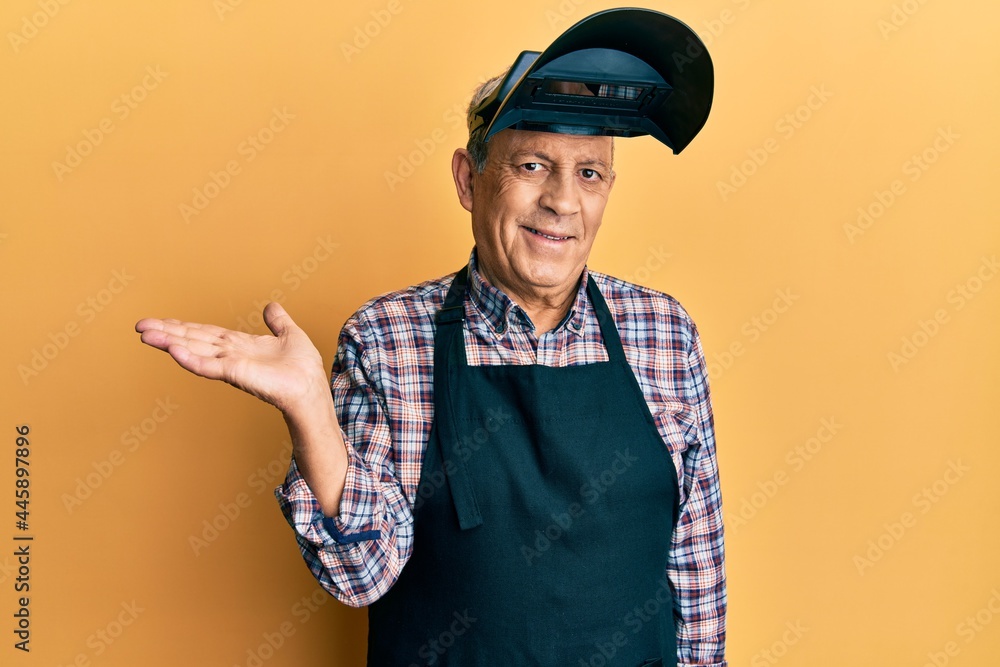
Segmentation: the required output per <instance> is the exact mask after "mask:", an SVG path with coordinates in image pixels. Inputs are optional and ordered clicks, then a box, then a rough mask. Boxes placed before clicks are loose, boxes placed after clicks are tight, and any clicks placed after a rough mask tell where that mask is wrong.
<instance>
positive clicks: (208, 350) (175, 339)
mask: <svg viewBox="0 0 1000 667" xmlns="http://www.w3.org/2000/svg"><path fill="white" fill-rule="evenodd" d="M195 335H197V336H201V334H195ZM139 340H140V341H142V342H143V343H145V344H147V345H149V346H150V347H155V348H157V349H159V350H164V351H169V348H171V347H174V346H176V347H182V348H186V349H187V350H188V352H190V353H191V354H192V355H194V356H198V357H218V356H220V355H223V354H226V353H228V352H230V351H232V350H233V349H234V348H235V347H236V346H235V345H234V344H233V343H231V342H229V341H226V340H224V339H221V338H212V337H208V339H207V340H202V339H201V338H200V337H199V338H192V337H191V336H190V335H189V336H181V335H176V334H171V333H169V332H167V331H160V330H158V329H150V330H148V331H144V332H143V333H142V335H140V337H139Z"/></svg>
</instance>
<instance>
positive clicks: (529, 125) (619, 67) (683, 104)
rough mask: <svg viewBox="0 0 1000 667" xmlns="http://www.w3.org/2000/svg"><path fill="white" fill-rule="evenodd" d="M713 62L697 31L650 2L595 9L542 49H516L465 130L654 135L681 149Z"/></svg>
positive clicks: (707, 104) (698, 117)
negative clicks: (653, 7) (645, 6)
mask: <svg viewBox="0 0 1000 667" xmlns="http://www.w3.org/2000/svg"><path fill="white" fill-rule="evenodd" d="M713 85H714V70H713V68H712V60H711V58H710V57H709V55H708V50H707V49H706V48H705V45H704V44H703V43H702V41H701V39H699V37H698V35H697V33H695V32H694V31H693V30H691V28H689V27H687V26H686V25H684V24H683V23H681V22H680V21H678V20H677V19H675V18H673V17H671V16H667V15H666V14H662V13H660V12H656V11H652V10H648V9H632V8H626V9H609V10H607V11H602V12H598V13H596V14H592V15H591V16H588V17H587V18H585V19H583V20H582V21H580V22H579V23H577V24H576V25H574V26H573V27H571V28H569V29H568V30H567V31H566V32H564V33H563V34H562V35H560V36H559V37H558V38H557V39H556V41H555V42H553V43H552V45H551V46H549V48H547V49H546V50H545V51H542V52H540V53H539V52H538V51H522V52H521V55H519V56H518V58H517V60H516V61H514V64H513V65H512V66H511V68H510V70H508V72H507V74H506V76H505V77H504V79H503V81H501V82H500V84H499V85H498V86H497V87H496V89H495V90H494V91H493V92H492V93H491V94H490V95H489V96H488V97H486V99H484V100H483V101H482V102H481V103H480V104H478V105H477V106H476V108H475V109H474V110H473V112H472V114H471V117H470V121H469V132H470V134H471V133H472V132H473V131H475V130H476V129H478V128H480V127H483V126H485V127H486V130H485V140H486V141H489V139H490V137H492V136H493V135H494V134H496V133H497V132H499V131H500V130H503V129H505V128H511V129H516V130H534V131H543V132H559V133H563V134H583V135H605V136H613V137H637V136H642V135H646V134H648V135H651V136H653V137H655V138H656V139H658V140H659V141H661V142H663V143H664V144H666V145H667V146H669V147H670V148H671V149H672V150H673V152H674V153H675V154H676V153H680V152H681V151H682V150H684V148H685V147H686V146H687V145H688V144H689V143H690V142H691V140H692V139H694V137H695V135H696V134H698V132H699V131H700V130H701V128H702V127H703V126H704V125H705V121H706V120H707V119H708V112H709V109H710V108H711V106H712V90H713Z"/></svg>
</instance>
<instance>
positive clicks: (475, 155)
mask: <svg viewBox="0 0 1000 667" xmlns="http://www.w3.org/2000/svg"><path fill="white" fill-rule="evenodd" d="M509 70H510V67H508V68H507V69H505V70H504V71H502V72H500V73H499V74H497V75H496V76H494V77H492V78H490V79H487V80H486V81H484V82H482V83H481V84H479V85H478V86H477V87H476V89H475V90H474V91H473V92H472V100H471V101H470V102H469V107H468V109H466V112H465V124H466V125H469V124H471V122H472V112H473V110H474V109H475V108H476V107H477V106H479V104H480V103H481V102H482V101H483V100H485V99H486V98H487V97H489V96H490V94H491V93H493V91H494V90H496V89H497V86H499V85H500V82H501V81H503V78H504V77H505V76H507V72H508V71H509ZM485 134H486V124H483V125H480V126H479V127H477V128H476V129H475V130H473V131H472V132H470V133H469V142H468V143H467V144H466V145H465V148H466V150H467V151H469V157H471V158H472V165H473V166H474V167H475V168H476V173H477V174H481V173H483V170H484V169H486V159H487V158H488V157H489V144H488V143H487V142H486V140H485V139H484V138H483V137H484V135H485ZM614 166H615V138H614V137H611V164H610V165H609V168H610V169H611V173H612V174H614Z"/></svg>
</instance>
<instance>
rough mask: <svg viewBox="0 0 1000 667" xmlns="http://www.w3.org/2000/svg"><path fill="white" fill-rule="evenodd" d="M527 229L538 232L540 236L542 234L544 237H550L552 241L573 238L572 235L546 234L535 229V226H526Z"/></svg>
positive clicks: (534, 232) (533, 232)
mask: <svg viewBox="0 0 1000 667" xmlns="http://www.w3.org/2000/svg"><path fill="white" fill-rule="evenodd" d="M525 229H527V230H528V231H529V232H531V233H532V234H536V235H538V236H541V237H542V238H543V239H549V240H551V241H566V240H568V239H571V238H573V237H572V236H552V235H551V234H544V233H542V232H540V231H538V230H537V229H535V228H534V227H525Z"/></svg>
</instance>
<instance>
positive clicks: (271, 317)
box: [264, 301, 298, 336]
mask: <svg viewBox="0 0 1000 667" xmlns="http://www.w3.org/2000/svg"><path fill="white" fill-rule="evenodd" d="M264 324H266V325H267V328H268V329H270V330H271V333H273V334H274V335H275V336H280V335H281V334H283V333H285V332H286V331H288V330H289V329H291V328H298V327H297V326H296V324H295V322H293V321H292V316H291V315H289V314H288V312H287V311H286V310H285V309H284V307H283V306H282V305H281V304H280V303H278V302H277V301H272V302H271V303H269V304H267V305H266V306H264Z"/></svg>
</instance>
